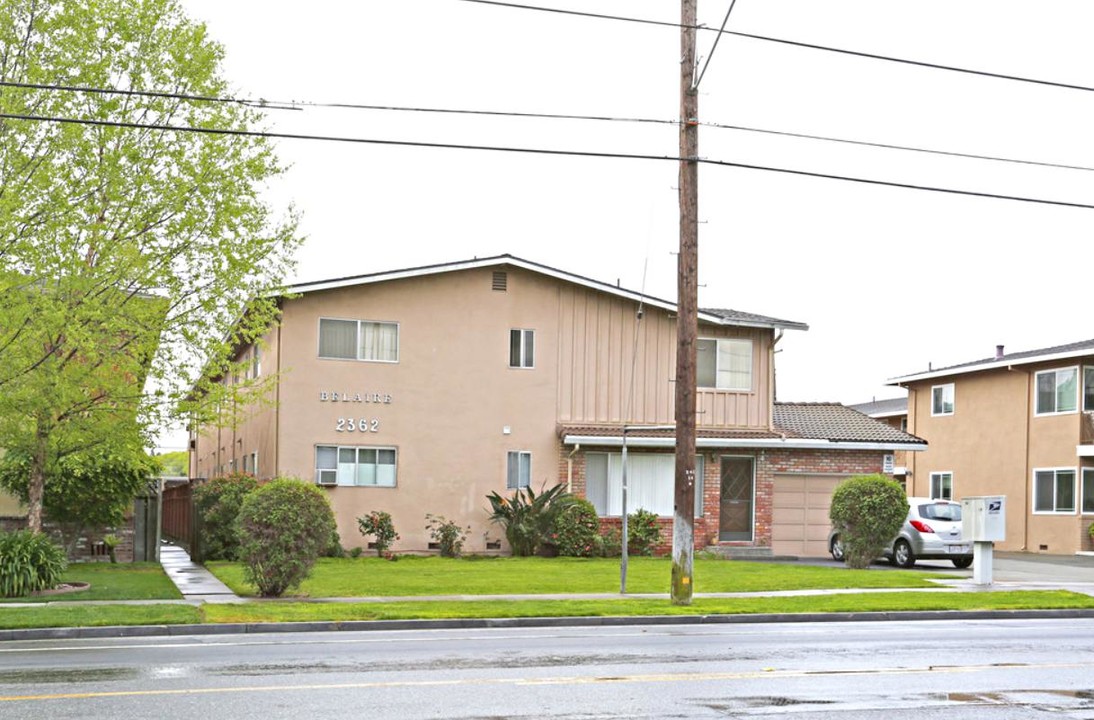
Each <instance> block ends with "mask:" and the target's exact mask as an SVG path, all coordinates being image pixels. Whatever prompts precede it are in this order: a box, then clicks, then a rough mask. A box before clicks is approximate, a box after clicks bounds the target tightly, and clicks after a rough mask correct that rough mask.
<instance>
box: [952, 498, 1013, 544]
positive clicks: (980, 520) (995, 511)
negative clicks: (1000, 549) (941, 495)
mask: <svg viewBox="0 0 1094 720" xmlns="http://www.w3.org/2000/svg"><path fill="white" fill-rule="evenodd" d="M1006 503H1007V498H1006V496H1005V495H985V496H981V497H967V498H961V538H962V539H963V540H972V541H973V542H997V541H1002V540H1006V539H1007V507H1006Z"/></svg>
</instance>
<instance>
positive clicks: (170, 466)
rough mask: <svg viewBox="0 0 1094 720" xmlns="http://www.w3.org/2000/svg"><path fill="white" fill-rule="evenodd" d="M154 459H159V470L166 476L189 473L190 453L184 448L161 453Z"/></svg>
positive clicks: (181, 475) (180, 475) (179, 475)
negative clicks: (160, 466)
mask: <svg viewBox="0 0 1094 720" xmlns="http://www.w3.org/2000/svg"><path fill="white" fill-rule="evenodd" d="M156 459H157V460H159V461H160V465H162V468H161V471H162V473H163V474H164V475H166V476H167V477H186V476H187V475H189V474H190V453H188V452H186V451H185V450H176V451H175V452H168V453H161V454H159V455H157V456H156Z"/></svg>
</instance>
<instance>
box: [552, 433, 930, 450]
mask: <svg viewBox="0 0 1094 720" xmlns="http://www.w3.org/2000/svg"><path fill="white" fill-rule="evenodd" d="M562 444H563V445H571V446H572V445H597V446H600V447H622V446H623V436H622V435H615V436H605V435H563V437H562ZM675 446H676V438H671V437H628V438H627V447H633V448H671V447H675ZM695 447H696V448H704V449H705V448H724V447H734V448H757V449H760V448H764V449H766V448H786V449H791V450H885V451H893V450H907V451H910V452H919V451H922V450H926V449H927V444H926V443H901V442H881V441H876V442H867V441H852V440H848V441H842V440H820V439H814V438H732V437H726V438H717V437H713V438H711V437H707V438H696V439H695Z"/></svg>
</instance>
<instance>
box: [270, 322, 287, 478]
mask: <svg viewBox="0 0 1094 720" xmlns="http://www.w3.org/2000/svg"><path fill="white" fill-rule="evenodd" d="M278 309H280V310H282V318H284V308H283V303H280V302H279V303H278ZM276 373H277V374H276V375H275V376H274V378H275V381H274V403H275V404H274V443H273V445H274V447H273V450H274V452H273V455H274V472H273V475H271V476H270V477H281V322H280V321H279V322H278V323H277V368H276Z"/></svg>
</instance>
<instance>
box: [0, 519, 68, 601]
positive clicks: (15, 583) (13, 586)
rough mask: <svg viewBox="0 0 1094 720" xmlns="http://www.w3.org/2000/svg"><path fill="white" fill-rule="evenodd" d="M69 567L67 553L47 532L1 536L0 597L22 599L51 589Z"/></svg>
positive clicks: (13, 533)
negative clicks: (33, 593)
mask: <svg viewBox="0 0 1094 720" xmlns="http://www.w3.org/2000/svg"><path fill="white" fill-rule="evenodd" d="M67 567H68V562H67V560H66V559H65V551H64V550H62V549H61V548H60V547H58V546H57V545H54V544H53V541H52V540H50V539H49V537H48V536H47V535H46V534H45V533H40V532H31V531H30V530H16V531H15V532H10V533H0V597H22V596H23V595H29V594H30V593H32V592H37V591H38V590H48V589H50V588H52V587H54V586H55V585H56V584H57V583H58V582H60V580H61V575H62V574H63V573H64V571H65V569H66V568H67Z"/></svg>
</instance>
